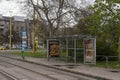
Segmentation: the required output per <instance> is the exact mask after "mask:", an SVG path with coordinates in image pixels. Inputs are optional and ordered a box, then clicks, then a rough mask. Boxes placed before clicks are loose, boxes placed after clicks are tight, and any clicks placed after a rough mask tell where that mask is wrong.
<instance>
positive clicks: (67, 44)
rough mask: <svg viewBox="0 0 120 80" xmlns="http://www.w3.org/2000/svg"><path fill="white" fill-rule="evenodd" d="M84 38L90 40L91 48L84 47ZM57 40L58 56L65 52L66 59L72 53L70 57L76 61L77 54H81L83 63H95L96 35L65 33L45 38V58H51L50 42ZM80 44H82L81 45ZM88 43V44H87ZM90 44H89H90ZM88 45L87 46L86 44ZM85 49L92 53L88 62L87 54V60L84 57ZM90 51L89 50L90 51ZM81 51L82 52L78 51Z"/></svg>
mask: <svg viewBox="0 0 120 80" xmlns="http://www.w3.org/2000/svg"><path fill="white" fill-rule="evenodd" d="M86 40H92V42H93V44H92V47H93V49H92V50H88V49H86V43H85V41H86ZM51 41H58V42H59V57H61V54H62V53H65V54H64V55H65V59H66V61H68V59H69V57H70V56H69V55H70V53H72V56H73V57H72V59H73V61H74V63H76V62H77V54H82V58H83V61H84V63H93V64H96V37H94V36H88V35H80V34H79V35H66V36H59V37H51V38H48V39H47V60H49V59H50V58H51V55H50V45H49V44H50V42H51ZM81 45H82V46H81ZM87 45H88V44H87ZM90 46H91V44H90ZM87 47H89V46H87ZM86 51H88V52H89V53H90V54H92V53H93V56H92V60H91V61H90V62H89V58H90V57H89V56H87V58H88V60H86V59H85V57H86ZM90 51H91V52H90ZM80 52H82V53H80Z"/></svg>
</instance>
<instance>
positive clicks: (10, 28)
mask: <svg viewBox="0 0 120 80" xmlns="http://www.w3.org/2000/svg"><path fill="white" fill-rule="evenodd" d="M11 13H12V12H11V11H10V50H11V49H12V15H11Z"/></svg>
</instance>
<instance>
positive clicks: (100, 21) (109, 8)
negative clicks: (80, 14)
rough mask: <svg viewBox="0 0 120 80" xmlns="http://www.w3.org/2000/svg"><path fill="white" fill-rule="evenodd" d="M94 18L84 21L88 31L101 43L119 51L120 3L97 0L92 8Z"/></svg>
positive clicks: (113, 0)
mask: <svg viewBox="0 0 120 80" xmlns="http://www.w3.org/2000/svg"><path fill="white" fill-rule="evenodd" d="M91 10H92V13H93V14H92V16H90V17H87V18H86V19H84V21H85V22H86V25H87V26H89V27H88V30H89V31H90V33H91V34H92V35H96V36H97V39H99V41H102V42H103V43H105V44H107V46H108V47H110V49H112V50H113V51H117V48H118V42H119V37H120V1H119V0H96V1H95V4H94V5H93V6H92V7H91Z"/></svg>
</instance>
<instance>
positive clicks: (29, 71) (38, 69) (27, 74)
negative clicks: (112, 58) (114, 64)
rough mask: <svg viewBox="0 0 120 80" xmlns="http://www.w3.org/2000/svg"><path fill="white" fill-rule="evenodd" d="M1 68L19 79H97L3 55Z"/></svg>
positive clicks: (0, 63) (0, 58) (0, 61)
mask: <svg viewBox="0 0 120 80" xmlns="http://www.w3.org/2000/svg"><path fill="white" fill-rule="evenodd" d="M0 70H2V71H4V72H6V73H7V74H9V75H11V76H12V77H15V78H16V79H17V80H97V79H93V78H90V77H86V76H82V75H78V74H74V73H70V72H65V71H61V70H56V69H53V68H48V67H45V66H42V65H37V64H32V63H27V62H23V61H18V60H13V59H10V58H6V57H2V56H0Z"/></svg>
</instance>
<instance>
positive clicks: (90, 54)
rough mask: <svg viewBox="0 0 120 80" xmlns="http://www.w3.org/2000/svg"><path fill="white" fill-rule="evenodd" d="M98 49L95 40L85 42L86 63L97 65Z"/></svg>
mask: <svg viewBox="0 0 120 80" xmlns="http://www.w3.org/2000/svg"><path fill="white" fill-rule="evenodd" d="M95 55H96V48H95V40H94V39H85V40H84V62H85V63H95V62H96V58H95V57H96V56H95Z"/></svg>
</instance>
